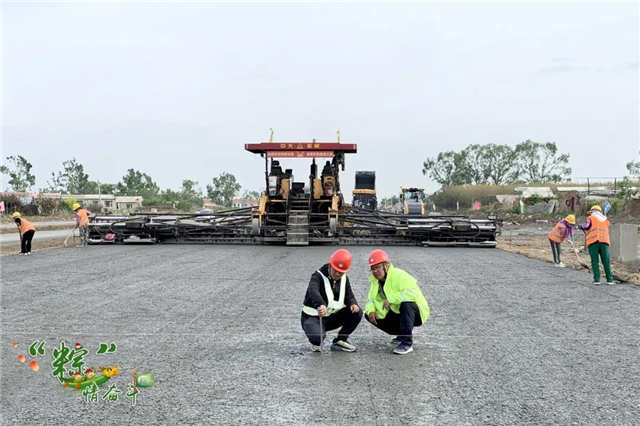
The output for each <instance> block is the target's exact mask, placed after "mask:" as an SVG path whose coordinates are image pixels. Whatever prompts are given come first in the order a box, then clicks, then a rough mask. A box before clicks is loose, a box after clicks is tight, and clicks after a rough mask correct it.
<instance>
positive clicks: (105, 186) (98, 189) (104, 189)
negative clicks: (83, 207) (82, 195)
mask: <svg viewBox="0 0 640 426" xmlns="http://www.w3.org/2000/svg"><path fill="white" fill-rule="evenodd" d="M85 189H86V193H87V194H114V193H115V189H116V185H115V184H113V183H101V182H98V181H95V180H90V181H89V182H87V186H86V188H85Z"/></svg>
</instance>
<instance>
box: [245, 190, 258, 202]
mask: <svg viewBox="0 0 640 426" xmlns="http://www.w3.org/2000/svg"><path fill="white" fill-rule="evenodd" d="M242 198H246V199H249V200H257V199H258V198H260V192H258V191H250V190H248V189H246V190H245V191H244V192H243V193H242Z"/></svg>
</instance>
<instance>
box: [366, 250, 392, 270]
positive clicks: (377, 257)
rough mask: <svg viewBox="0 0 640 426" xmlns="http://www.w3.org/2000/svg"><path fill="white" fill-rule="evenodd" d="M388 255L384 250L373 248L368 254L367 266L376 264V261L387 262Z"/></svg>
mask: <svg viewBox="0 0 640 426" xmlns="http://www.w3.org/2000/svg"><path fill="white" fill-rule="evenodd" d="M388 261H389V255H387V252H385V251H384V250H380V249H377V250H374V251H372V252H371V254H369V266H373V265H377V264H378V263H382V262H388Z"/></svg>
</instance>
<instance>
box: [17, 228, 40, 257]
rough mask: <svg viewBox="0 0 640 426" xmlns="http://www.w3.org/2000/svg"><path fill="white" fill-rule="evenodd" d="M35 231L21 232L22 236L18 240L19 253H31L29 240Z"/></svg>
mask: <svg viewBox="0 0 640 426" xmlns="http://www.w3.org/2000/svg"><path fill="white" fill-rule="evenodd" d="M35 233H36V231H33V230H31V231H27V232H25V233H24V234H22V238H21V240H20V246H21V247H20V248H21V253H31V240H32V239H33V234H35Z"/></svg>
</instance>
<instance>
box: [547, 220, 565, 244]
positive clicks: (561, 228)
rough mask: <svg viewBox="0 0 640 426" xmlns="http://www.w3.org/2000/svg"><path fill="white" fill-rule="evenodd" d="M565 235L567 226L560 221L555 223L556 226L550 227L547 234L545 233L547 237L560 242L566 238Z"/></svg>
mask: <svg viewBox="0 0 640 426" xmlns="http://www.w3.org/2000/svg"><path fill="white" fill-rule="evenodd" d="M566 235H567V226H566V225H565V224H564V223H563V222H562V221H560V222H558V223H556V226H554V227H553V228H552V229H551V232H549V235H547V237H549V239H550V240H551V241H553V242H554V243H561V242H563V241H564V239H565V238H566Z"/></svg>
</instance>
